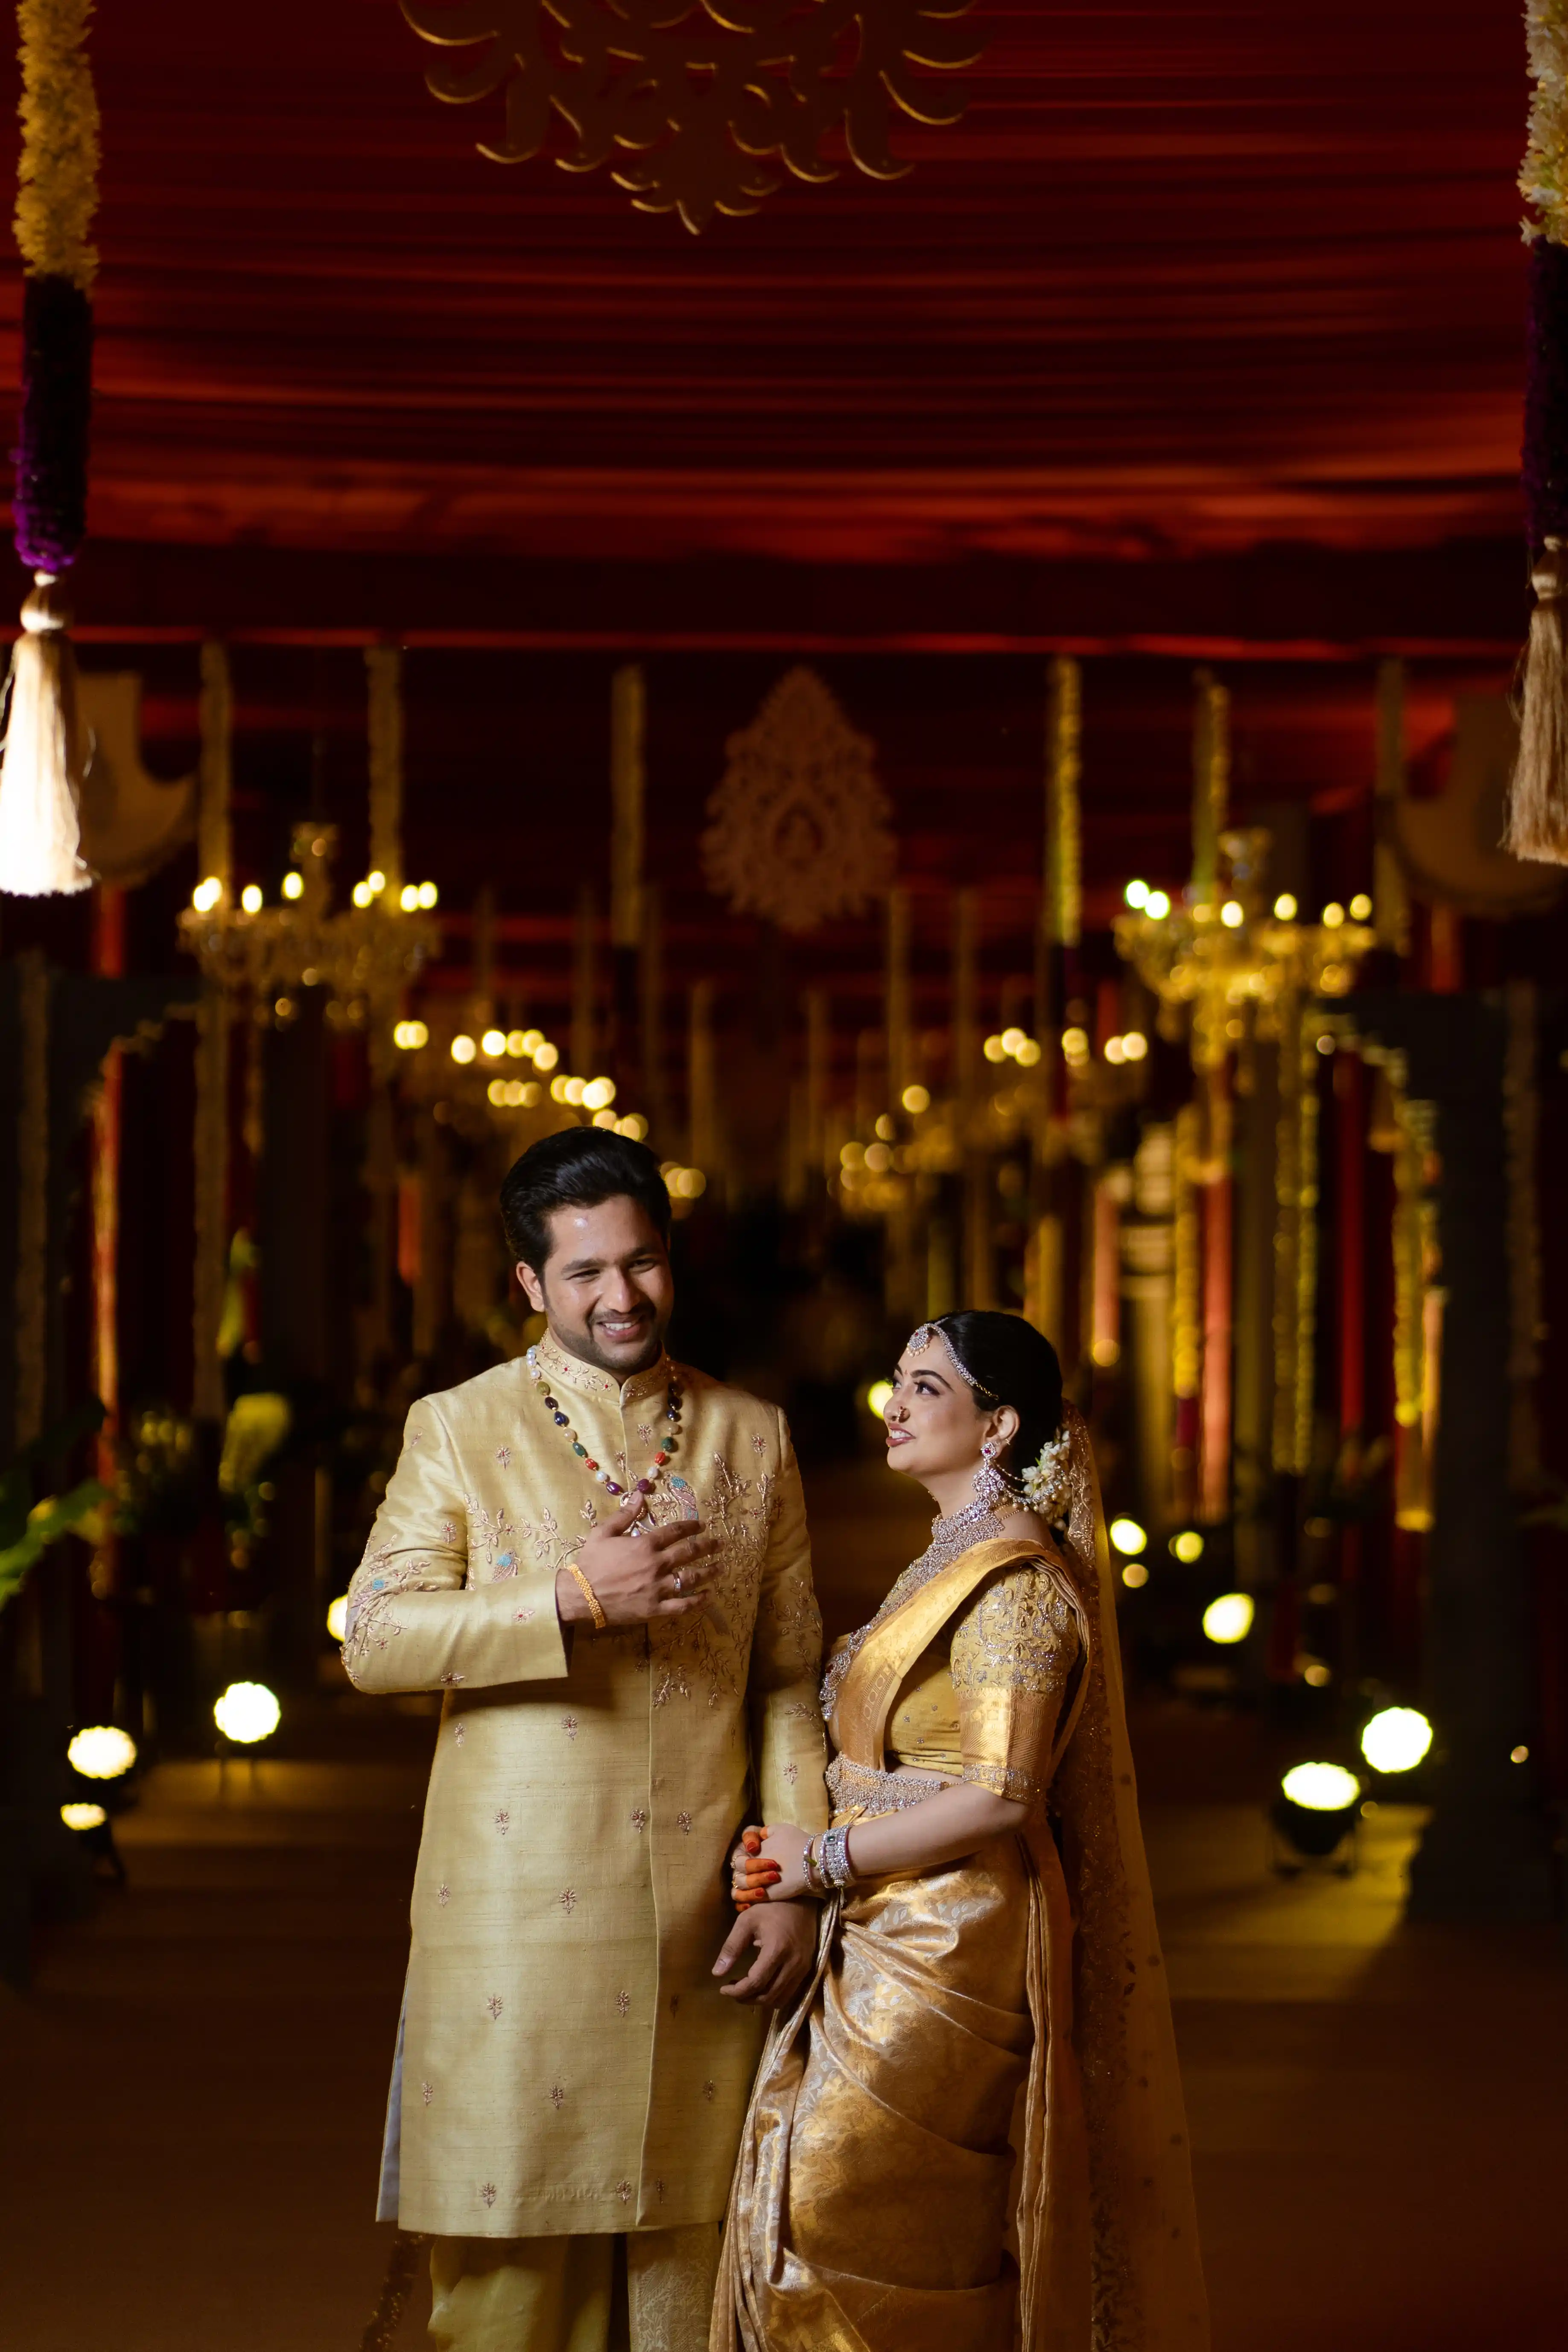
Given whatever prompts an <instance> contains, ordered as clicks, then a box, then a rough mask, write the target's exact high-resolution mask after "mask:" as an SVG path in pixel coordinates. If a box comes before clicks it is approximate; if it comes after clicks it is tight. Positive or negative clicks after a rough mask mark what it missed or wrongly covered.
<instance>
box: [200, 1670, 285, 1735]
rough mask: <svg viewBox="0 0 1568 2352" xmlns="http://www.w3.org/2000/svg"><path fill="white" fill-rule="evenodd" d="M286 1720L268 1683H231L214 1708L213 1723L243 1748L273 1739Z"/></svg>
mask: <svg viewBox="0 0 1568 2352" xmlns="http://www.w3.org/2000/svg"><path fill="white" fill-rule="evenodd" d="M282 1717H283V1710H282V1708H281V1707H280V1706H279V1704H278V1699H277V1696H276V1694H275V1693H274V1692H272V1691H269V1690H268V1687H267V1685H266V1684H265V1683H230V1685H229V1686H228V1688H227V1689H226V1691H225V1692H224V1694H223V1696H222V1697H221V1698H219V1699H218V1700H217V1701H216V1703H215V1705H214V1707H213V1721H214V1722H215V1723H216V1726H217V1727H218V1729H219V1730H220V1731H221V1732H222V1734H223V1736H224V1738H226V1739H232V1740H233V1741H234V1742H235V1743H236V1745H237V1747H240V1748H251V1747H254V1746H255V1744H256V1742H257V1741H258V1739H270V1738H271V1737H272V1735H273V1733H274V1732H275V1731H276V1730H277V1728H278V1726H279V1723H280V1722H281V1721H282Z"/></svg>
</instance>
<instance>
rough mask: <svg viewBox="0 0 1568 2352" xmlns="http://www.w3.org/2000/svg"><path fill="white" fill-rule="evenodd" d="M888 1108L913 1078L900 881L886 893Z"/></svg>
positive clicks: (905, 914) (906, 925)
mask: <svg viewBox="0 0 1568 2352" xmlns="http://www.w3.org/2000/svg"><path fill="white" fill-rule="evenodd" d="M887 945H888V965H887V1021H888V1038H887V1073H888V1079H887V1090H888V1102H887V1108H888V1109H889V1110H890V1111H894V1112H896V1111H897V1109H898V1108H899V1106H900V1103H901V1102H902V1100H903V1097H904V1089H905V1087H908V1086H910V1084H911V1083H912V1082H913V1078H914V1069H913V1066H912V1060H913V1056H912V1047H913V1038H912V1035H911V1026H912V1024H911V1022H910V894H909V892H908V890H907V889H905V888H904V887H903V886H902V884H901V883H895V884H894V885H893V887H892V888H891V889H890V890H889V893H888V941H887Z"/></svg>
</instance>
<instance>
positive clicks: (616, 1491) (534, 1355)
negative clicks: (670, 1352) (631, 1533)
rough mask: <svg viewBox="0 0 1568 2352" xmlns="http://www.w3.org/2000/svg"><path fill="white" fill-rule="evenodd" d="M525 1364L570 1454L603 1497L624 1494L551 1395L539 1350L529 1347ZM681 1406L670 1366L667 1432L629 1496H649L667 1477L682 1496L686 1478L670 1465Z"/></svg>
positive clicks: (677, 1388) (672, 1487) (676, 1439)
mask: <svg viewBox="0 0 1568 2352" xmlns="http://www.w3.org/2000/svg"><path fill="white" fill-rule="evenodd" d="M527 1361H528V1369H529V1370H530V1371H531V1373H532V1375H533V1383H534V1386H535V1387H536V1388H537V1389H540V1390H542V1391H543V1403H544V1410H545V1411H546V1412H548V1413H549V1414H550V1416H551V1418H552V1421H553V1422H554V1423H555V1425H556V1427H557V1428H558V1429H563V1430H564V1431H565V1432H566V1436H567V1441H568V1443H569V1444H570V1445H571V1448H572V1451H573V1453H574V1454H575V1455H576V1456H577V1458H578V1460H579V1461H580V1462H581V1463H582V1465H583V1467H584V1470H587V1471H589V1472H591V1473H592V1475H593V1476H594V1478H595V1480H596V1482H597V1483H598V1485H600V1486H603V1488H604V1490H605V1494H606V1495H614V1496H616V1497H617V1498H619V1497H620V1496H624V1495H625V1494H626V1492H627V1488H626V1487H625V1486H617V1484H616V1481H615V1479H614V1478H612V1477H611V1475H610V1474H609V1472H608V1471H607V1470H605V1469H602V1468H601V1467H600V1465H599V1464H598V1463H597V1462H595V1460H594V1458H593V1456H592V1455H591V1454H590V1453H589V1452H588V1449H587V1447H586V1446H585V1445H584V1443H583V1441H582V1439H581V1438H580V1437H579V1436H578V1434H577V1433H576V1431H575V1430H574V1428H573V1426H572V1417H571V1415H570V1414H569V1413H567V1412H563V1410H562V1408H561V1404H560V1402H559V1400H558V1399H557V1398H556V1397H554V1396H553V1395H552V1393H551V1388H550V1381H549V1376H548V1375H547V1373H546V1372H545V1370H544V1367H543V1365H542V1363H541V1362H540V1360H539V1350H538V1349H537V1348H530V1349H529V1351H528V1358H527ZM681 1406H682V1399H681V1394H680V1382H679V1380H678V1378H677V1377H676V1370H675V1367H674V1365H673V1364H671V1366H670V1368H669V1392H668V1399H667V1401H666V1403H665V1410H664V1417H665V1420H666V1421H667V1422H668V1424H669V1426H668V1431H667V1433H666V1435H665V1440H664V1444H663V1445H662V1446H661V1447H660V1448H659V1450H658V1453H657V1454H655V1455H654V1457H653V1461H652V1464H651V1465H650V1475H648V1476H647V1477H646V1478H634V1479H633V1480H632V1482H631V1486H630V1492H631V1493H632V1494H634V1495H651V1494H652V1493H653V1492H654V1490H655V1489H656V1487H658V1486H659V1485H660V1484H661V1483H663V1482H664V1481H665V1480H666V1478H668V1484H669V1487H670V1491H671V1492H672V1493H673V1494H679V1495H684V1494H685V1492H686V1481H685V1479H684V1478H679V1477H677V1475H676V1474H675V1472H674V1471H673V1470H672V1469H671V1468H670V1466H669V1465H670V1459H671V1457H672V1455H673V1454H675V1453H676V1451H677V1449H678V1448H679V1443H680V1414H681Z"/></svg>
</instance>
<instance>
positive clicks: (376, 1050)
mask: <svg viewBox="0 0 1568 2352" xmlns="http://www.w3.org/2000/svg"><path fill="white" fill-rule="evenodd" d="M364 664H365V688H366V709H365V725H366V740H367V744H368V750H369V762H370V864H371V871H372V873H376V874H381V875H383V876H384V877H385V892H384V896H385V902H386V904H388V905H389V906H395V905H396V904H397V903H398V900H399V899H400V898H401V896H402V891H403V789H404V759H403V745H404V719H403V654H402V650H401V648H400V647H398V646H367V647H366V649H365V656H364ZM400 1009H401V1008H399V1007H396V1006H394V1007H392V1008H384V1007H382V1006H379V1005H376V1006H373V1008H372V1011H371V1018H370V1029H369V1034H368V1037H367V1039H366V1053H367V1056H368V1061H369V1070H370V1093H369V1099H368V1102H367V1104H366V1109H365V1150H364V1165H363V1172H362V1181H363V1184H364V1189H365V1196H366V1200H367V1202H368V1203H369V1209H370V1219H369V1223H370V1235H369V1238H370V1295H369V1297H368V1298H367V1300H366V1302H365V1307H364V1321H363V1334H362V1340H361V1346H360V1351H359V1353H360V1369H361V1373H362V1376H363V1377H364V1378H366V1379H369V1380H374V1377H375V1375H376V1370H377V1368H378V1367H379V1366H381V1365H382V1364H384V1361H385V1360H386V1359H387V1358H388V1356H389V1355H390V1353H391V1349H392V1339H393V1333H392V1277H393V1272H394V1268H395V1259H396V1253H397V1133H396V1113H395V1102H394V1091H393V1090H394V1084H395V1068H394V1066H395V1059H396V1054H395V1047H394V1045H393V1042H392V1020H391V1019H390V1018H389V1017H387V1016H388V1012H389V1011H390V1012H392V1013H395V1012H396V1011H398V1010H400ZM253 1050H254V1041H253Z"/></svg>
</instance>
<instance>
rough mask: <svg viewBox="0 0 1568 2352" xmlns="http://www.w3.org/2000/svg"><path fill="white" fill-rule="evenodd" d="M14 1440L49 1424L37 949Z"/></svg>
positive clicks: (26, 1010) (27, 952)
mask: <svg viewBox="0 0 1568 2352" xmlns="http://www.w3.org/2000/svg"><path fill="white" fill-rule="evenodd" d="M16 981H17V1020H18V1026H19V1029H20V1032H21V1034H20V1039H19V1053H18V1057H17V1058H18V1064H19V1066H18V1069H17V1074H16V1075H17V1089H16V1092H17V1102H16V1310H15V1312H16V1323H15V1346H16V1408H15V1411H16V1444H17V1446H18V1447H21V1446H24V1445H30V1444H32V1442H33V1440H34V1438H35V1437H37V1435H38V1433H39V1432H40V1431H41V1430H42V1428H43V1425H44V1409H45V1402H46V1398H45V1391H46V1387H47V1373H48V1312H49V1294H48V1246H49V1181H48V1178H49V973H48V967H47V964H46V963H45V961H44V958H43V955H42V952H41V950H38V949H37V948H24V949H23V950H22V952H21V954H20V955H19V956H18V957H17V959H16Z"/></svg>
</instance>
